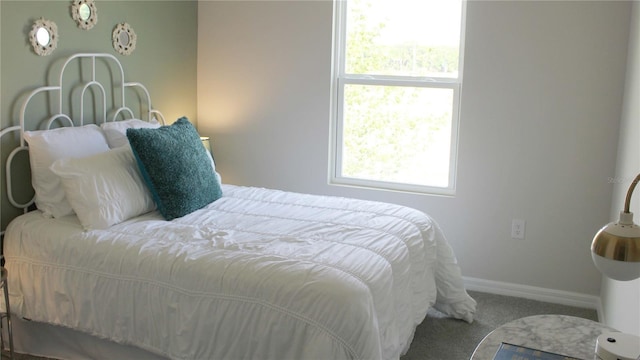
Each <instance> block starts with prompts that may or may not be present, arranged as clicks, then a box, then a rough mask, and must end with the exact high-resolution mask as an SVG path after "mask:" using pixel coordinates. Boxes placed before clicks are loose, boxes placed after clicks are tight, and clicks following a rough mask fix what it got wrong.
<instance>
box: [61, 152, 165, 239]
mask: <svg viewBox="0 0 640 360" xmlns="http://www.w3.org/2000/svg"><path fill="white" fill-rule="evenodd" d="M51 170H52V171H53V172H54V173H55V174H56V175H58V176H59V177H60V178H61V179H62V185H63V187H64V189H65V193H66V196H67V200H68V201H69V203H70V204H71V207H72V208H73V210H75V212H76V214H77V215H78V219H79V220H80V223H81V224H82V226H83V227H84V228H85V229H88V230H89V229H106V228H108V227H110V226H111V225H115V224H119V223H121V222H123V221H125V220H128V219H130V218H132V217H135V216H138V215H141V214H144V213H147V212H149V211H152V210H154V209H155V208H156V206H155V203H154V202H153V198H152V197H151V194H150V193H149V190H148V189H147V187H146V185H145V183H144V181H143V180H142V176H141V175H140V170H139V169H138V166H137V164H136V162H135V158H134V157H133V153H132V151H131V148H130V147H129V146H121V147H119V148H117V149H114V150H111V151H107V152H103V153H100V154H97V155H93V156H89V157H84V158H76V159H74V158H67V159H60V160H58V161H56V162H55V163H54V164H53V165H52V166H51Z"/></svg>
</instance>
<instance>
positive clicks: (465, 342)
mask: <svg viewBox="0 0 640 360" xmlns="http://www.w3.org/2000/svg"><path fill="white" fill-rule="evenodd" d="M469 294H470V295H471V296H472V297H473V298H474V299H475V300H476V301H477V302H478V307H477V311H476V317H475V320H474V321H473V323H471V324H469V323H466V322H464V321H460V320H455V319H451V318H448V317H446V316H445V315H443V314H441V313H439V312H437V311H435V310H430V311H429V313H428V314H427V317H426V319H425V320H424V321H423V322H422V324H421V325H420V326H418V328H417V329H416V333H415V336H414V338H413V342H412V343H411V348H410V349H409V351H408V352H407V354H406V355H404V356H403V357H402V358H401V360H468V359H469V358H470V357H471V354H472V353H473V350H474V349H475V348H476V346H477V345H478V343H479V342H480V341H482V339H483V338H484V337H485V336H486V335H487V334H489V333H490V332H491V331H493V330H494V329H495V328H497V327H499V326H501V325H503V324H505V323H508V322H510V321H513V320H515V319H519V318H521V317H525V316H531V315H541V314H560V315H571V316H577V317H582V318H586V319H591V320H597V315H596V311H595V310H591V309H582V308H577V307H571V306H564V305H557V304H550V303H545V302H541V301H535V300H526V299H521V298H516V297H510V296H502V295H493V294H486V293H481V292H475V291H469ZM6 355H7V354H6V352H4V351H3V352H2V358H3V359H4V358H5V356H6ZM43 359H44V358H40V357H35V356H29V355H23V354H16V359H15V360H43Z"/></svg>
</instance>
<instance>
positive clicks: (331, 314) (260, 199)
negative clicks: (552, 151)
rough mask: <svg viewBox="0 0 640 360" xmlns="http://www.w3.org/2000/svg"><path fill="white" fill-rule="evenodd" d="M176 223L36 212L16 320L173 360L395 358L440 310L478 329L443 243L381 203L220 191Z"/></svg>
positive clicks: (15, 299) (431, 226) (15, 285)
mask: <svg viewBox="0 0 640 360" xmlns="http://www.w3.org/2000/svg"><path fill="white" fill-rule="evenodd" d="M223 193H224V196H223V197H222V198H221V199H219V200H217V201H215V202H213V203H211V204H209V205H208V206H207V207H205V208H203V209H200V210H198V211H195V212H193V213H191V214H189V215H187V216H184V217H182V218H178V219H175V220H173V221H165V220H163V219H162V217H161V216H160V215H159V214H158V213H156V212H151V213H147V214H145V215H142V216H139V217H136V218H133V219H130V220H128V221H126V222H124V223H121V224H118V225H114V226H111V227H110V228H108V229H106V230H91V231H85V230H83V228H82V226H81V225H80V223H79V221H78V219H77V217H76V216H75V215H71V216H67V217H64V218H60V219H51V218H46V217H44V216H43V215H42V213H40V212H39V211H33V212H30V213H28V214H25V215H22V216H20V217H18V218H16V219H14V220H13V221H12V222H11V223H10V225H9V226H8V228H7V231H6V234H5V240H4V241H5V245H4V247H5V259H6V264H5V266H6V267H7V269H8V271H9V288H10V301H11V309H12V312H14V313H15V314H16V315H18V316H20V317H23V318H26V319H30V320H32V321H38V322H43V323H48V324H54V325H60V326H64V327H69V328H73V329H77V330H80V331H83V332H86V333H88V334H91V335H94V336H97V337H100V338H105V339H109V340H111V341H115V342H118V343H122V344H130V345H135V346H137V347H140V348H142V349H145V350H148V351H151V352H154V353H156V354H159V355H163V356H166V357H169V358H173V359H213V358H233V359H254V358H265V359H270V358H271V359H307V358H310V359H319V358H323V359H328V358H331V359H394V358H396V359H397V358H399V356H400V355H401V354H403V353H404V352H406V350H407V349H408V346H409V345H410V343H411V341H412V338H413V334H414V330H415V327H416V326H417V325H418V324H420V323H421V322H422V320H423V319H424V317H425V315H426V312H427V310H428V309H429V308H430V307H432V306H435V307H436V308H438V309H439V310H441V311H443V312H445V313H446V314H448V315H450V316H452V317H456V318H460V319H463V320H465V321H468V322H471V321H472V320H473V314H474V312H475V301H474V300H473V299H472V298H471V297H469V295H468V294H467V293H466V291H465V290H464V287H463V284H462V278H461V275H460V269H459V267H458V265H457V263H456V258H455V256H454V254H453V252H452V250H451V247H450V246H449V245H448V243H447V241H446V239H445V237H444V236H443V233H442V231H441V230H440V229H439V227H438V225H437V223H435V222H434V221H433V220H432V219H431V218H430V217H428V216H427V215H425V214H424V213H422V212H419V211H417V210H414V209H411V208H407V207H403V206H398V205H393V204H387V203H380V202H371V201H362V200H355V199H348V198H339V197H326V196H315V195H308V194H298V193H291V192H283V191H277V190H270V189H263V188H252V187H239V186H233V185H223Z"/></svg>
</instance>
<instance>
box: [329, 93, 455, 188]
mask: <svg viewBox="0 0 640 360" xmlns="http://www.w3.org/2000/svg"><path fill="white" fill-rule="evenodd" d="M452 108H453V90H452V89H446V88H445V89H441V88H422V87H418V88H416V87H403V86H374V85H353V84H349V85H345V89H344V113H343V127H342V129H343V144H342V168H341V170H342V176H344V177H349V178H355V179H369V180H377V181H385V182H396V183H407V184H415V185H425V186H436V187H447V186H448V185H449V154H450V150H451V122H452Z"/></svg>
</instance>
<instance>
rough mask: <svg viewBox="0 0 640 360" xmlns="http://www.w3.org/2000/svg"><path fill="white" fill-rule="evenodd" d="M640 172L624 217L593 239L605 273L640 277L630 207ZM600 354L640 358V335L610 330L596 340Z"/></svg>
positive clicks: (638, 230) (639, 230)
mask: <svg viewBox="0 0 640 360" xmlns="http://www.w3.org/2000/svg"><path fill="white" fill-rule="evenodd" d="M638 181H640V174H638V176H636V178H635V179H634V180H633V182H632V183H631V186H629V190H628V191H627V197H626V199H625V202H624V210H623V211H621V212H620V219H619V220H618V221H617V222H612V223H609V224H607V225H605V226H604V227H603V228H602V229H600V231H598V233H596V236H595V237H594V238H593V242H592V243H591V258H592V259H593V262H594V264H595V265H596V267H597V268H598V270H600V272H601V273H602V274H604V275H605V276H607V277H609V278H612V279H614V280H619V281H630V280H634V279H638V278H640V227H639V226H638V225H636V224H634V222H633V213H632V212H631V211H629V207H630V204H631V195H632V194H633V190H634V189H635V187H636V185H637V184H638ZM596 357H597V359H602V360H638V359H640V337H639V336H635V335H632V334H625V333H621V332H608V333H604V334H602V335H600V336H599V337H598V339H597V340H596Z"/></svg>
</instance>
